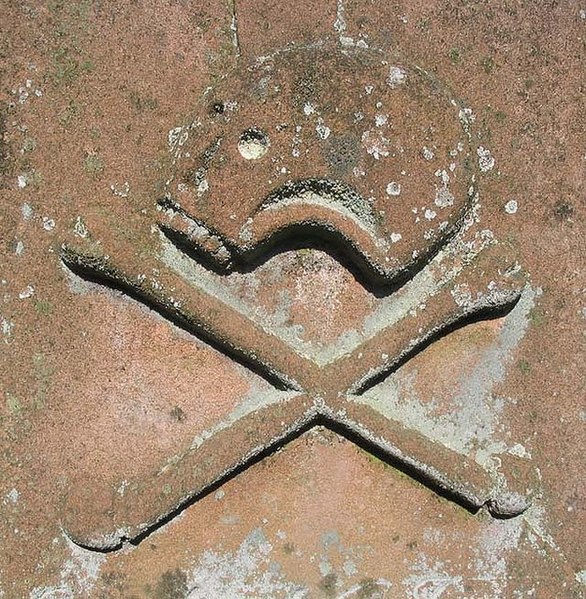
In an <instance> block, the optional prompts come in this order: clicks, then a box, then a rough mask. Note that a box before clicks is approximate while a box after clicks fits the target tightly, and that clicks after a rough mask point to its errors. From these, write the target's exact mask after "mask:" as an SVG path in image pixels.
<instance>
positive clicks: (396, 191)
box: [387, 181, 401, 196]
mask: <svg viewBox="0 0 586 599" xmlns="http://www.w3.org/2000/svg"><path fill="white" fill-rule="evenodd" d="M387 195H389V196H398V195H401V184H400V183H397V182H396V181H391V182H390V183H389V184H388V185H387Z"/></svg>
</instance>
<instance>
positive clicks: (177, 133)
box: [167, 127, 189, 156]
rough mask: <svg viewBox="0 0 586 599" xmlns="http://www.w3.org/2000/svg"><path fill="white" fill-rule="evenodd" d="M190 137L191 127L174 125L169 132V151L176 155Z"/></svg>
mask: <svg viewBox="0 0 586 599" xmlns="http://www.w3.org/2000/svg"><path fill="white" fill-rule="evenodd" d="M188 139H189V128H188V127H173V129H170V130H169V133H168V134H167V144H168V146H169V152H170V153H171V154H175V155H176V156H177V155H178V153H179V152H180V151H181V146H183V145H184V144H185V142H186V141H187V140H188Z"/></svg>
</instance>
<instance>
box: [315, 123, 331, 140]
mask: <svg viewBox="0 0 586 599" xmlns="http://www.w3.org/2000/svg"><path fill="white" fill-rule="evenodd" d="M315 132H316V133H317V136H318V137H319V138H320V139H327V138H328V137H329V136H330V133H331V130H330V128H329V127H326V125H324V123H323V121H322V122H318V123H317V125H316V126H315Z"/></svg>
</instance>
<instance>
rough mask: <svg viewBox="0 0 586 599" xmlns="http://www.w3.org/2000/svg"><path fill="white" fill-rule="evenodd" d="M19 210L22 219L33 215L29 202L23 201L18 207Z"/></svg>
mask: <svg viewBox="0 0 586 599" xmlns="http://www.w3.org/2000/svg"><path fill="white" fill-rule="evenodd" d="M20 212H21V214H22V218H24V220H30V219H31V218H32V217H33V209H32V208H31V206H30V204H27V203H24V204H23V205H22V206H21V207H20Z"/></svg>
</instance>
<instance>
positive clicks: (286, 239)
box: [159, 177, 469, 291]
mask: <svg viewBox="0 0 586 599" xmlns="http://www.w3.org/2000/svg"><path fill="white" fill-rule="evenodd" d="M159 207H160V209H161V211H162V213H163V218H162V219H161V222H160V223H159V227H160V229H161V231H162V232H163V233H164V234H165V235H166V236H167V237H168V238H169V239H170V240H171V241H172V242H173V243H175V244H176V245H178V246H180V247H181V249H182V250H183V251H185V252H186V253H187V254H190V255H192V257H194V258H196V259H197V260H198V261H199V262H202V263H203V264H205V265H206V266H207V267H208V268H210V269H211V270H214V271H215V272H218V273H220V274H227V273H230V272H233V271H239V272H248V271H251V270H254V269H255V268H257V267H258V266H259V265H260V264H262V263H264V262H266V261H267V260H268V259H269V258H271V257H272V256H273V255H274V254H275V253H281V252H284V251H287V250H289V249H295V248H299V247H313V248H317V249H321V250H324V251H326V252H328V253H330V254H332V255H333V256H334V257H335V258H336V259H338V261H339V262H341V263H342V264H343V265H344V266H345V267H346V268H347V269H348V270H349V271H351V272H352V273H354V275H355V276H356V278H357V279H358V280H359V281H360V282H361V284H362V285H363V286H364V287H366V288H368V289H369V290H371V291H375V290H376V289H378V288H383V289H388V288H389V287H393V286H396V285H398V284H399V283H401V282H404V281H406V280H408V279H410V278H412V277H413V276H414V275H415V273H416V272H417V271H418V270H420V269H421V268H422V267H423V266H424V265H425V264H426V263H427V262H429V260H430V259H431V258H433V256H434V255H435V254H437V252H438V251H439V250H440V249H441V248H442V247H443V246H445V245H446V243H448V242H449V241H450V239H452V238H453V237H454V236H455V235H456V234H457V233H458V231H459V230H460V229H461V226H462V223H463V222H464V219H465V216H466V214H467V212H468V209H469V204H466V205H465V206H464V208H463V209H462V210H461V213H460V215H459V217H458V218H457V219H455V220H454V222H453V223H452V225H451V226H448V227H446V228H445V229H444V231H443V232H442V234H441V235H440V236H438V238H437V239H435V240H434V241H432V242H430V244H429V246H428V248H427V249H426V251H424V252H414V253H413V254H412V255H411V258H410V260H408V261H407V262H406V263H401V262H400V261H399V259H398V258H397V257H396V255H395V252H394V248H393V239H392V237H391V236H389V235H387V234H385V233H384V232H383V231H382V230H381V227H380V225H379V223H378V221H377V217H376V214H375V211H374V209H373V206H372V204H371V203H370V202H369V201H368V200H367V199H366V198H364V196H362V195H361V194H360V193H358V192H357V191H356V190H355V189H353V188H352V187H351V186H350V185H348V184H346V183H344V182H342V181H339V180H335V179H327V178H314V177H312V178H307V179H301V180H298V181H292V182H288V183H286V184H285V185H283V186H281V187H279V188H278V189H276V190H274V191H273V192H271V193H270V194H269V195H268V196H267V197H266V198H265V200H264V201H263V202H262V203H261V204H260V206H259V207H258V209H257V210H256V211H255V213H254V214H253V215H252V216H251V217H250V218H249V219H248V220H247V222H246V223H244V224H243V225H242V226H241V228H240V231H239V234H238V236H237V237H236V238H234V237H228V236H227V235H225V234H223V233H222V232H220V231H218V230H217V229H214V228H212V227H210V226H209V225H207V224H206V223H204V222H203V221H201V220H200V219H198V218H197V217H195V216H193V215H192V214H190V213H189V212H188V211H187V210H186V209H185V208H183V207H182V206H181V205H179V204H178V203H176V202H175V201H174V200H173V199H171V198H170V197H166V198H164V199H162V200H161V201H160V202H159Z"/></svg>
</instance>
